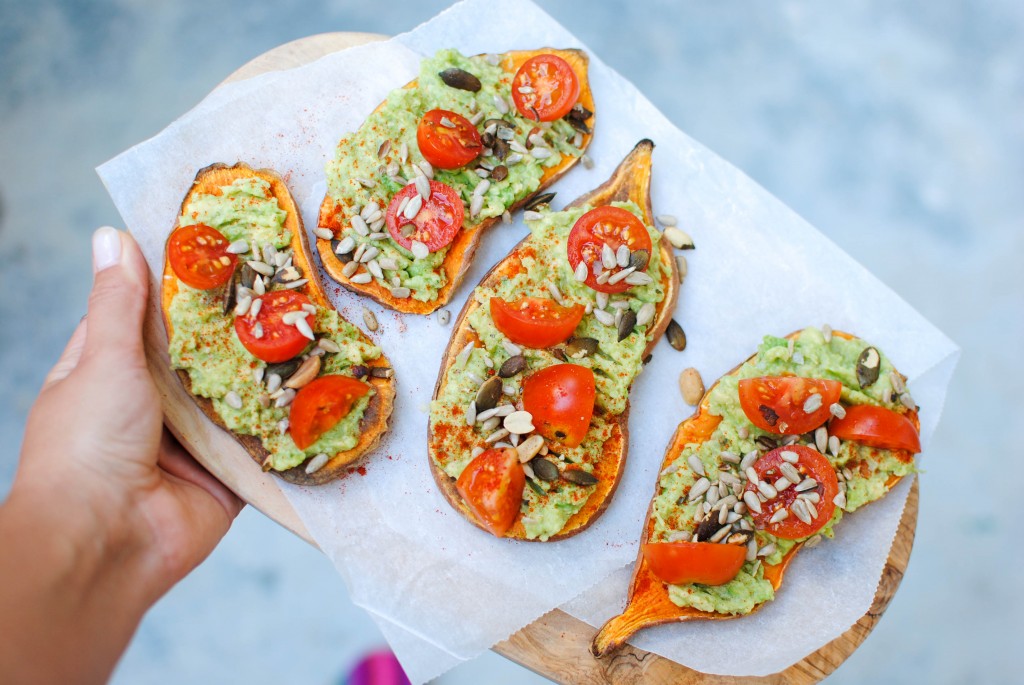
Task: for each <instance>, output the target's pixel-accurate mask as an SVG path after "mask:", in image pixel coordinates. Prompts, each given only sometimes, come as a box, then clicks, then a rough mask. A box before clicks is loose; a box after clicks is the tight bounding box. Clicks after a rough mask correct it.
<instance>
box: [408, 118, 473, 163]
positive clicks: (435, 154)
mask: <svg viewBox="0 0 1024 685" xmlns="http://www.w3.org/2000/svg"><path fill="white" fill-rule="evenodd" d="M445 120H447V121H448V122H449V123H451V124H452V125H451V126H447V125H445V123H443V122H444V121H445ZM416 142H417V143H418V144H419V146H420V152H421V153H422V154H423V156H424V157H425V158H426V160H427V161H428V162H430V163H431V164H432V165H433V166H435V167H437V168H439V169H458V168H459V167H460V166H462V165H464V164H469V163H470V162H472V161H473V160H474V159H476V158H477V155H479V154H480V151H481V150H483V148H484V145H483V143H482V142H480V132H479V131H477V130H476V126H474V125H473V124H472V123H471V122H470V121H469V119H467V118H466V117H464V116H462V115H461V114H456V113H455V112H449V111H448V110H446V109H432V110H430V111H429V112H427V113H426V114H424V115H423V118H422V119H420V124H419V126H417V127H416Z"/></svg>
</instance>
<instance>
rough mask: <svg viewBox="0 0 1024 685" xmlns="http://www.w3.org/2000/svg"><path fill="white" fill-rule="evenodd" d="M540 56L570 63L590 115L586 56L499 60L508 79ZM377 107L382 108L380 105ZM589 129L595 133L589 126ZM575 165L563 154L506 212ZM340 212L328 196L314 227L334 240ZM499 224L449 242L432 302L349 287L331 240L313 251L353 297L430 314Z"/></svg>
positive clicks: (529, 53) (519, 55)
mask: <svg viewBox="0 0 1024 685" xmlns="http://www.w3.org/2000/svg"><path fill="white" fill-rule="evenodd" d="M542 54H554V55H558V56H559V57H561V58H562V59H564V60H565V61H566V62H568V63H569V65H570V66H571V67H572V69H573V71H574V72H575V73H576V78H578V79H579V82H580V95H579V99H578V100H577V102H579V104H581V105H583V106H584V107H586V108H587V109H589V110H590V111H591V112H593V111H594V94H593V92H592V91H591V90H590V81H589V80H588V78H587V65H588V59H587V55H586V53H585V52H583V51H582V50H557V49H554V48H540V49H539V50H517V51H514V52H507V53H505V54H504V55H502V56H501V57H502V61H501V65H502V68H503V69H505V71H507V72H509V73H510V74H515V73H516V71H518V70H519V67H521V66H522V65H523V63H524V62H526V60H528V59H530V58H531V57H534V56H536V55H542ZM405 87H406V88H415V87H416V81H415V80H413V81H410V82H409V83H408V84H406V85H405ZM380 106H383V103H382V104H381V105H380ZM380 106H379V107H380ZM379 107H378V109H379ZM595 116H596V115H595ZM591 130H593V123H592V122H591ZM592 139H593V134H592V133H586V134H584V135H583V144H582V146H581V150H584V151H585V150H586V149H587V147H588V146H589V145H590V141H591V140H592ZM578 161H579V157H572V156H569V155H566V156H564V157H563V158H562V161H561V162H559V163H558V164H556V165H555V166H552V167H549V168H547V169H545V170H544V174H543V175H542V176H541V180H540V186H539V187H538V188H537V190H536V192H534V193H533V194H532V195H530V196H528V197H526V198H524V199H522V200H520V201H519V202H517V203H516V204H514V205H512V206H511V207H509V208H508V209H509V211H515V210H517V209H519V208H520V207H522V206H523V205H525V204H526V203H527V202H529V201H530V199H532V198H533V197H535V196H536V195H537V194H539V193H541V192H543V191H544V190H545V189H546V188H547V187H548V186H550V185H551V184H552V183H554V182H555V181H556V180H557V179H558V178H560V177H561V176H562V175H563V174H564V173H565V172H566V171H568V170H569V169H570V168H572V166H573V165H574V164H576V163H577V162H578ZM338 210H339V207H338V205H337V204H336V203H335V202H334V200H333V199H331V197H330V195H328V196H326V197H324V200H323V203H322V204H321V205H320V217H319V220H318V222H317V223H318V224H319V226H320V227H321V228H326V229H328V230H331V231H335V235H337V229H338V225H337V221H336V219H335V215H336V214H337V212H338ZM499 221H501V217H500V216H499V217H492V218H489V219H485V220H484V221H481V222H480V223H479V224H477V225H476V226H475V227H473V228H472V229H466V228H464V229H463V230H461V231H459V232H458V233H457V234H456V236H455V240H453V241H452V244H451V245H450V246H449V247H448V252H447V253H446V254H445V257H444V261H443V262H442V264H441V268H443V269H444V271H445V274H446V275H447V277H448V280H447V282H446V283H445V284H444V286H442V287H441V289H440V290H439V292H438V295H437V299H435V300H432V301H430V302H421V301H419V300H414V299H412V298H396V297H395V296H393V295H392V294H391V290H390V289H388V288H385V287H384V286H382V285H381V284H380V283H378V282H376V281H371V282H370V283H363V284H360V283H353V282H352V281H351V280H350V279H349V278H348V277H347V276H345V274H344V273H342V270H343V269H344V268H345V264H344V263H343V262H342V261H341V260H340V259H338V256H337V255H336V254H334V251H333V250H332V249H331V241H329V240H324V239H322V238H318V239H317V241H316V248H317V251H318V252H319V253H320V260H321V262H322V263H323V265H324V269H325V270H326V271H327V273H328V274H330V276H331V278H333V279H334V280H336V281H337V282H338V283H340V284H341V285H342V286H344V287H346V288H348V289H349V290H351V291H353V292H356V293H359V294H361V295H366V296H367V297H369V298H371V299H373V300H375V301H377V302H379V303H381V304H382V305H384V306H385V307H390V308H391V309H394V310H396V311H400V312H406V313H409V314H429V313H431V312H433V311H436V310H437V309H439V308H440V307H442V306H444V305H445V304H447V303H448V302H449V301H450V300H451V299H452V294H453V293H454V292H455V289H456V288H458V287H459V284H460V283H462V279H463V278H464V277H465V275H466V272H467V271H468V270H469V265H470V262H471V261H472V259H473V254H474V253H475V252H476V248H477V246H478V245H479V244H480V237H481V236H482V235H483V234H484V232H485V231H487V229H489V228H491V227H493V226H494V225H495V224H497V223H498V222H499Z"/></svg>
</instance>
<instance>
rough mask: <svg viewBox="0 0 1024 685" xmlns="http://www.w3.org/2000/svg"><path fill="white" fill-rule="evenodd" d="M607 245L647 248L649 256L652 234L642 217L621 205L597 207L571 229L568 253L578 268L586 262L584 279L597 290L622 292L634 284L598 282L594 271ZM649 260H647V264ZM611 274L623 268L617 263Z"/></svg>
mask: <svg viewBox="0 0 1024 685" xmlns="http://www.w3.org/2000/svg"><path fill="white" fill-rule="evenodd" d="M604 245H607V246H608V247H609V248H611V250H612V252H615V251H616V250H618V249H619V246H620V245H625V246H626V247H627V248H629V251H630V253H633V252H636V251H637V250H646V251H647V258H648V259H650V256H651V234H650V233H648V232H647V228H646V227H645V226H644V224H643V222H642V221H640V219H638V218H636V217H635V216H633V214H632V213H631V212H628V211H626V210H625V209H622V208H620V207H598V208H597V209H592V210H590V211H589V212H587V213H586V214H584V215H583V216H581V217H580V218H579V219H578V220H577V221H576V223H575V224H574V225H573V227H572V230H571V231H569V240H568V241H567V243H566V253H567V256H568V257H569V266H571V267H572V268H573V270H575V269H576V267H577V266H578V265H579V263H580V262H583V263H585V264H586V265H587V280H586V281H585V283H586V284H587V285H588V286H590V287H591V288H593V289H594V290H600V291H601V292H603V293H622V292H625V291H627V290H629V289H630V288H631V287H633V286H631V285H630V284H629V283H626V282H625V281H624V280H620V281H618V282H617V283H607V282H605V283H598V282H597V277H596V276H595V275H594V263H595V262H600V261H601V253H602V250H603V248H602V246H604ZM646 264H647V262H646V261H645V262H644V265H645V267H646ZM610 271H611V274H612V275H614V274H615V273H616V272H618V271H621V268H620V267H618V266H615V267H612V268H611V269H610Z"/></svg>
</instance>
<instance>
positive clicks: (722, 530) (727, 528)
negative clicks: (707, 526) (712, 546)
mask: <svg viewBox="0 0 1024 685" xmlns="http://www.w3.org/2000/svg"><path fill="white" fill-rule="evenodd" d="M731 530H732V524H729V525H726V526H724V527H722V528H719V529H718V532H717V533H715V534H714V535H712V536H711V537H710V538H708V542H718V541H719V540H721V539H722V538H724V537H725V536H726V535H728V534H729V531H731Z"/></svg>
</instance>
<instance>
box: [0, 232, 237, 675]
mask: <svg viewBox="0 0 1024 685" xmlns="http://www.w3.org/2000/svg"><path fill="white" fill-rule="evenodd" d="M93 267H94V273H95V280H94V284H93V289H92V293H91V295H90V298H89V310H88V315H87V316H86V317H85V318H83V319H82V322H81V323H80V324H79V326H78V328H77V329H76V330H75V332H74V334H73V335H72V337H71V340H70V342H69V343H68V345H67V348H66V349H65V350H64V353H63V354H62V356H61V358H60V360H59V361H58V362H57V364H56V365H55V366H54V368H53V370H52V371H51V372H50V374H49V375H48V376H47V378H46V381H45V383H44V385H43V388H42V390H41V392H40V394H39V397H38V399H37V400H36V403H35V405H34V406H33V407H32V410H31V413H30V415H29V419H28V424H27V426H26V430H25V439H24V443H23V446H22V454H21V462H20V464H19V470H18V474H17V477H16V479H15V482H14V486H13V488H12V490H11V495H10V498H9V500H8V502H7V503H5V504H4V506H3V508H0V539H4V540H5V544H7V545H8V547H7V549H6V550H5V554H4V557H5V561H0V581H2V582H0V586H3V585H5V584H8V583H9V581H10V580H11V577H12V576H11V574H17V575H18V576H20V577H23V578H24V577H26V573H25V571H26V569H25V561H27V562H28V563H29V564H33V565H35V569H34V570H33V571H32V572H31V575H29V576H28V579H30V580H31V579H35V581H36V582H35V585H37V586H40V587H39V588H37V589H38V590H39V592H40V596H38V597H37V605H35V606H33V604H32V602H31V601H26V598H28V597H33V596H36V595H35V594H34V590H33V589H29V591H27V592H26V590H25V589H24V588H23V589H22V591H21V592H20V593H19V594H20V597H19V596H12V588H10V587H8V588H7V589H0V626H3V629H2V630H0V632H2V633H3V634H4V635H7V636H13V635H15V634H18V633H20V634H21V635H22V636H25V637H27V638H29V639H28V640H26V641H27V642H28V643H29V644H27V645H21V647H22V648H21V649H19V645H18V644H17V643H18V641H17V640H15V641H13V642H14V643H15V644H13V645H12V644H11V643H8V646H7V647H4V646H2V644H3V643H2V642H0V674H2V673H4V672H5V671H4V669H5V668H7V667H8V666H9V665H12V664H14V663H15V662H13V661H11V659H20V660H24V659H25V657H26V653H25V649H26V648H27V649H28V650H29V651H32V650H33V649H34V648H36V649H39V650H40V651H43V652H45V651H46V650H45V643H46V642H52V641H53V640H54V638H55V637H56V636H57V635H59V621H60V617H61V616H66V617H67V618H68V619H69V620H71V624H70V625H69V626H68V627H69V628H70V630H69V631H68V634H67V635H64V636H62V639H63V640H64V642H63V643H62V644H61V648H60V649H61V653H62V654H63V655H65V656H66V655H68V654H69V653H71V654H75V653H77V654H80V655H81V656H82V659H83V661H81V662H79V663H78V664H76V665H75V666H74V667H73V668H70V669H68V670H66V671H63V670H62V671H61V672H60V673H61V674H64V675H67V676H70V677H69V678H60V677H56V678H54V679H53V680H51V682H56V681H64V682H68V681H70V680H72V679H73V680H75V681H76V682H80V681H81V680H82V679H83V677H85V679H86V680H93V679H96V680H97V681H102V680H104V679H105V678H106V677H108V676H109V674H110V670H111V669H112V668H113V665H114V663H115V662H116V658H117V656H118V655H119V654H120V651H121V650H122V649H123V648H124V646H125V645H126V644H127V641H128V639H129V638H130V637H131V633H132V632H134V629H135V626H136V625H137V622H138V620H139V619H140V618H141V616H142V613H144V611H145V610H146V609H147V608H148V607H149V606H150V605H151V604H152V603H153V602H155V601H156V600H157V599H158V598H159V597H160V596H161V595H162V594H164V593H165V592H166V591H167V590H168V589H170V587H171V586H173V585H174V584H175V583H176V582H177V581H178V580H180V579H181V578H182V577H184V576H185V574H187V573H188V572H189V571H190V570H192V569H193V568H194V567H195V566H196V565H198V564H199V562H201V561H202V560H203V559H205V558H206V556H207V555H208V554H209V553H210V552H211V551H212V550H213V548H214V546H215V545H216V544H217V542H218V541H219V540H220V539H221V538H222V537H223V536H224V534H225V533H226V532H227V530H228V527H229V526H230V525H231V521H232V520H233V519H234V517H235V516H236V515H237V514H238V512H239V510H240V509H241V506H242V503H241V501H240V500H239V499H238V498H237V497H236V496H235V495H234V494H233V493H231V492H230V491H229V490H228V489H227V488H226V487H224V486H223V485H222V484H221V483H220V482H218V481H217V480H216V479H215V478H214V477H213V476H211V475H210V474H209V473H207V472H206V471H205V470H204V469H203V468H202V467H201V466H200V465H199V464H197V463H196V462H195V461H194V460H193V459H192V457H191V456H190V455H188V453H187V452H186V451H185V450H184V449H183V448H182V447H181V445H180V444H178V443H177V441H176V440H175V439H174V438H173V437H172V436H171V435H170V434H169V433H168V432H167V430H166V429H165V428H164V427H163V422H162V412H161V406H160V397H159V394H158V392H157V389H156V386H155V384H154V383H153V379H152V377H151V376H150V374H149V371H148V369H147V366H146V359H145V355H144V353H143V343H142V324H143V319H144V316H145V310H146V294H147V291H148V284H149V279H148V276H147V269H146V263H145V261H144V259H143V257H142V254H141V253H140V252H139V249H138V247H137V246H136V244H135V242H134V241H133V240H132V238H131V237H130V236H128V235H127V234H124V233H119V232H117V231H115V230H114V229H111V228H101V229H100V230H98V231H97V232H96V233H95V234H94V236H93ZM26 531H33V533H32V534H31V535H26ZM8 534H10V535H11V536H15V537H14V538H11V539H17V540H20V541H21V543H22V544H24V545H26V546H27V548H25V549H23V550H22V552H23V553H24V556H21V561H19V563H18V564H17V566H16V567H13V565H12V564H10V563H9V562H12V561H13V560H14V556H15V555H12V554H11V553H12V551H15V550H12V549H11V547H10V546H9V545H10V543H9V542H7V540H8ZM40 536H42V537H40ZM33 547H34V548H35V549H33ZM39 547H42V548H43V549H42V550H40V549H39ZM34 553H35V555H34ZM55 574H57V576H56V577H55ZM48 584H56V586H57V587H58V588H59V589H58V590H56V592H57V595H58V596H59V599H58V601H56V602H54V598H53V597H52V596H51V597H50V598H46V597H44V596H42V595H43V594H45V593H46V592H51V593H52V592H54V589H53V588H50V589H48V590H47V589H46V588H45V587H44V586H46V585H48ZM38 601H44V602H46V603H45V604H44V605H43V606H39V605H38ZM44 608H45V609H46V610H47V611H49V612H50V615H47V616H40V615H39V610H40V609H44ZM90 617H92V618H95V620H96V621H97V624H96V625H93V626H90V625H89V620H90ZM43 618H45V619H46V621H47V623H49V625H48V626H46V627H42V626H41V628H43V632H42V633H41V634H40V635H39V638H41V639H42V643H40V644H35V645H33V644H32V643H31V638H32V634H31V630H29V631H26V630H25V626H26V625H32V624H33V623H34V622H35V623H39V622H41V620H42V619H43ZM55 618H56V619H57V621H58V625H57V626H56V627H57V629H58V630H57V631H55V630H54V628H55V626H54V625H53V620H54V619H55ZM9 621H10V623H8V622H9ZM15 626H17V627H16V628H15ZM55 632H56V633H57V635H55ZM68 643H70V644H68ZM11 647H13V648H14V651H13V652H12V651H11ZM70 661H74V659H71V660H70ZM62 667H66V666H65V665H64V664H62ZM48 673H49V675H50V676H58V673H55V672H52V671H51V672H48ZM47 679H49V678H47ZM0 680H6V679H5V678H0ZM19 682H20V680H19Z"/></svg>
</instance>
